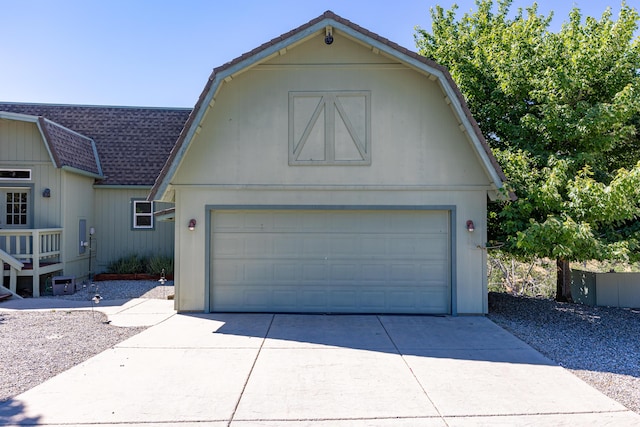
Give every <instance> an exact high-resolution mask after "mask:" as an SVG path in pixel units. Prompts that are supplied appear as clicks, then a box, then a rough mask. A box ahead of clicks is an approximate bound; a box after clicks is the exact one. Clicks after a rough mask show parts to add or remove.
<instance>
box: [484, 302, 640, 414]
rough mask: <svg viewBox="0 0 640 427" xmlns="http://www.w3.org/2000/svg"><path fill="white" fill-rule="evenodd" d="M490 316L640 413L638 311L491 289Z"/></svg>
mask: <svg viewBox="0 0 640 427" xmlns="http://www.w3.org/2000/svg"><path fill="white" fill-rule="evenodd" d="M488 317H489V318H490V319H491V320H493V321H494V322H495V323H497V324H498V325H500V326H502V327H503V328H504V329H506V330H508V331H509V332H511V333H512V334H514V335H515V336H517V337H518V338H520V339H522V340H523V341H525V342H526V343H528V344H529V345H531V346H532V347H533V348H535V349H536V350H538V351H539V352H541V353H542V354H544V355H545V356H547V357H548V358H550V359H552V360H554V361H555V362H556V363H558V364H560V365H561V366H563V367H565V368H566V369H568V370H570V371H571V372H573V373H574V374H575V375H576V376H578V377H579V378H581V379H582V380H583V381H585V382H586V383H588V384H590V385H591V386H592V387H594V388H596V389H598V390H600V391H601V392H602V393H604V394H606V395H607V396H609V397H611V398H612V399H614V400H616V401H618V402H620V403H621V404H623V405H624V406H626V407H627V408H629V409H631V410H632V411H634V412H637V413H638V414H640V309H620V308H610V307H588V306H584V305H579V304H568V303H558V302H555V301H553V300H549V299H540V298H528V297H514V296H510V295H507V294H496V293H490V294H489V316H488Z"/></svg>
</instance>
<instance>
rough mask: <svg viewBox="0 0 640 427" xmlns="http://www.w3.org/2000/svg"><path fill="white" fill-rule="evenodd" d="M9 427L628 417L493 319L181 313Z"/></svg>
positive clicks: (3, 414) (573, 421)
mask: <svg viewBox="0 0 640 427" xmlns="http://www.w3.org/2000/svg"><path fill="white" fill-rule="evenodd" d="M0 424H1V425H20V424H23V425H29V424H44V425H65V426H68V425H89V424H90V425H92V426H96V425H113V424H124V425H136V424H140V425H143V426H145V427H149V426H156V425H157V426H167V425H176V424H180V425H193V426H234V427H240V426H243V427H244V426H312V425H313V426H315V425H319V426H449V427H454V426H483V425H486V426H496V425H504V426H517V425H527V426H529V425H553V426H575V425H580V426H606V425H611V426H627V425H640V416H639V415H637V414H635V413H633V412H631V411H629V410H627V409H626V408H624V407H623V406H622V405H620V404H618V403H616V402H614V401H613V400H611V399H609V398H607V397H605V396H604V395H602V394H601V393H599V392H598V391H596V390H595V389H593V388H591V387H590V386H588V385H587V384H585V383H584V382H582V381H581V380H579V379H578V378H576V377H575V376H573V375H572V374H571V373H569V372H567V371H566V370H564V369H562V368H561V367H558V366H556V365H555V364H553V363H552V362H551V361H549V360H548V359H546V358H545V357H543V356H542V355H541V354H540V353H538V352H536V351H535V350H533V349H532V348H531V347H529V346H528V345H526V344H524V343H523V342H522V341H520V340H518V339H516V338H515V337H514V336H512V335H511V334H509V333H507V332H505V331H504V330H503V329H501V328H500V327H498V326H496V325H495V324H494V323H492V322H491V321H490V320H488V319H486V318H483V317H429V316H355V315H354V316H328V315H327V316H325V315H279V314H278V315H272V314H211V315H173V316H170V317H169V318H167V319H166V320H164V321H162V322H161V323H159V324H157V325H155V326H153V327H151V328H149V329H147V330H146V331H144V332H143V333H141V334H139V335H137V336H135V337H133V338H131V339H129V340H127V341H125V342H123V343H121V344H120V345H118V346H117V347H115V348H113V349H111V350H108V351H106V352H103V353H101V354H99V355H97V356H96V357H94V358H92V359H90V360H88V361H86V362H85V363H82V364H81V365H79V366H77V367H75V368H72V369H70V370H69V371H66V372H64V373H62V374H61V375H58V376H56V377H54V378H53V379H51V380H49V381H47V382H45V383H43V384H41V385H40V386H38V387H35V388H34V389H32V390H29V391H27V392H26V393H23V394H22V395H19V396H17V397H16V398H15V399H13V400H10V401H8V402H5V403H4V404H0Z"/></svg>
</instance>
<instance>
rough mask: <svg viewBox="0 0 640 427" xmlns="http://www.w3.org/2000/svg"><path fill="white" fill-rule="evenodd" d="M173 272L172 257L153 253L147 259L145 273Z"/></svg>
mask: <svg viewBox="0 0 640 427" xmlns="http://www.w3.org/2000/svg"><path fill="white" fill-rule="evenodd" d="M162 270H164V274H173V257H169V256H164V255H155V256H152V257H151V258H149V259H148V260H147V273H149V274H157V275H159V274H162Z"/></svg>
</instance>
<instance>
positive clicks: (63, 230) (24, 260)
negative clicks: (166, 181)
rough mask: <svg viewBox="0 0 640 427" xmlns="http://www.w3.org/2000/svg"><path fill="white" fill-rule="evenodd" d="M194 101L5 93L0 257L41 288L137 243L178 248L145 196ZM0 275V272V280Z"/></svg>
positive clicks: (12, 281)
mask: <svg viewBox="0 0 640 427" xmlns="http://www.w3.org/2000/svg"><path fill="white" fill-rule="evenodd" d="M190 112H191V110H190V109H165V108H136V107H92V106H71V105H40V104H19V103H5V102H0V262H1V263H2V264H3V265H4V267H5V268H4V277H5V280H4V283H5V285H6V286H8V287H10V288H11V289H12V290H13V291H14V292H15V291H16V284H17V282H18V279H19V278H21V277H24V278H25V280H28V281H29V286H28V290H30V291H31V292H32V293H33V294H34V296H38V295H39V293H40V292H41V290H42V289H43V288H44V286H45V283H44V282H45V281H46V280H47V279H48V278H50V277H52V276H55V275H62V274H63V275H65V276H74V277H75V278H76V279H78V280H80V279H83V278H86V277H88V275H89V272H90V270H91V271H92V272H100V271H104V269H105V268H106V266H107V264H108V263H109V262H111V261H113V260H115V259H118V258H120V257H122V256H124V255H128V254H131V253H138V254H143V255H151V254H158V255H172V254H173V247H174V232H173V228H174V227H173V223H167V222H158V221H157V220H156V218H155V217H154V212H155V211H158V210H161V209H163V208H165V207H166V206H165V205H164V204H162V203H154V202H148V201H146V199H147V195H148V193H149V190H150V189H151V187H152V185H153V183H154V181H155V178H156V177H157V176H158V173H159V171H160V170H161V168H162V165H163V164H164V162H165V161H166V159H167V157H168V155H169V152H170V150H171V148H172V147H173V145H174V144H175V141H176V139H177V138H178V135H179V133H180V131H181V129H182V127H183V126H184V123H185V122H186V120H187V117H188V116H189V113H190ZM0 283H2V282H0Z"/></svg>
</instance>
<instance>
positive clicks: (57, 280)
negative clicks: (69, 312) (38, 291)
mask: <svg viewBox="0 0 640 427" xmlns="http://www.w3.org/2000/svg"><path fill="white" fill-rule="evenodd" d="M51 285H52V287H53V295H71V294H73V293H75V292H76V278H75V277H73V276H55V277H54V278H53V279H51Z"/></svg>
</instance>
